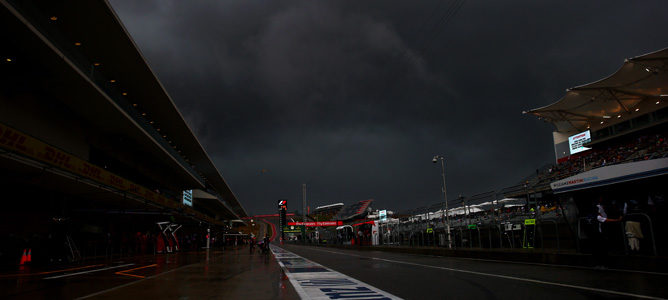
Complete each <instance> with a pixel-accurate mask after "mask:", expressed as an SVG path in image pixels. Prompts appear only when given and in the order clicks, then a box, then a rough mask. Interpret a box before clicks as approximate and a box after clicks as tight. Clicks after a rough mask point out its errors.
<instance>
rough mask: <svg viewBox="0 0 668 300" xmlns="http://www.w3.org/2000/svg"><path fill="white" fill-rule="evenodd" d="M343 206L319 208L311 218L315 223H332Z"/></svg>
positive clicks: (335, 205)
mask: <svg viewBox="0 0 668 300" xmlns="http://www.w3.org/2000/svg"><path fill="white" fill-rule="evenodd" d="M343 206H344V204H343V203H334V204H329V205H323V206H318V207H316V208H315V210H314V211H313V213H312V214H311V215H310V216H309V217H310V218H311V219H313V220H314V221H330V220H332V219H333V218H334V216H336V215H337V214H338V213H339V212H340V211H341V209H342V208H343Z"/></svg>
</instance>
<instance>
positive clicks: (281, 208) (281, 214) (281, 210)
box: [278, 199, 288, 239]
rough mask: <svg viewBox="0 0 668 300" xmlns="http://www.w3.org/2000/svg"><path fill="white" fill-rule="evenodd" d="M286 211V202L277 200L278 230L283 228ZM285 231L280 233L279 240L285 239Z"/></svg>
mask: <svg viewBox="0 0 668 300" xmlns="http://www.w3.org/2000/svg"><path fill="white" fill-rule="evenodd" d="M287 210H288V200H286V199H281V200H278V228H281V229H283V228H285V221H286V220H285V213H286V211H287ZM284 234H285V231H281V238H282V239H284V238H285V235H284Z"/></svg>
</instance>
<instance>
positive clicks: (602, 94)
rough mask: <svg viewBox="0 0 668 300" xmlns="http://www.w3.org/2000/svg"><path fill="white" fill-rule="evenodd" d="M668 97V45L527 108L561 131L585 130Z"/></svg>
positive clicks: (635, 113)
mask: <svg viewBox="0 0 668 300" xmlns="http://www.w3.org/2000/svg"><path fill="white" fill-rule="evenodd" d="M667 101H668V48H665V49H662V50H659V51H656V52H653V53H649V54H645V55H641V56H638V57H634V58H629V59H626V60H625V61H624V64H623V65H622V67H621V68H619V70H617V72H615V73H614V74H612V75H610V76H608V77H606V78H604V79H601V80H599V81H595V82H592V83H589V84H585V85H581V86H578V87H574V88H570V89H567V90H566V95H564V97H562V98H561V99H560V100H559V101H557V102H555V103H552V104H550V105H548V106H545V107H540V108H536V109H532V110H529V111H525V112H523V113H526V114H532V115H535V116H537V117H538V118H539V119H545V120H546V121H548V122H550V123H552V124H554V126H555V127H556V130H557V131H558V132H581V131H584V130H587V129H588V128H590V126H591V127H593V126H598V125H600V124H601V122H604V123H606V119H614V120H617V119H622V120H623V119H630V118H633V117H635V116H638V115H639V114H644V113H647V112H651V111H653V110H656V109H658V108H659V105H656V104H657V103H660V102H664V103H661V104H662V105H661V106H660V107H663V106H664V105H665V102H667Z"/></svg>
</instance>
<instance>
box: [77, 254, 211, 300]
mask: <svg viewBox="0 0 668 300" xmlns="http://www.w3.org/2000/svg"><path fill="white" fill-rule="evenodd" d="M198 264H201V263H195V264H190V265H185V266H181V267H178V268H176V269H171V270H169V271H167V272H162V273H160V274H157V275H153V276H149V277H146V278H144V279H139V280H135V281H133V282H128V283H126V284H122V285H119V286H115V287H112V288H108V289H106V290H101V291H99V292H95V293H92V294H89V295H86V296H81V297H79V298H76V299H75V300H79V299H86V298H90V297H95V296H98V295H102V294H104V293H108V292H111V291H115V290H117V289H121V288H124V287H127V286H131V285H133V284H135V283H140V282H142V281H145V280H148V279H153V278H156V277H160V276H162V275H165V274H167V273H172V272H174V271H178V270H181V269H183V268H186V267H192V266H194V265H198Z"/></svg>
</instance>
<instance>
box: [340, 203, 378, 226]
mask: <svg viewBox="0 0 668 300" xmlns="http://www.w3.org/2000/svg"><path fill="white" fill-rule="evenodd" d="M372 202H373V199H368V200H362V201H359V202H357V203H355V204H353V205H350V206H346V207H344V208H342V209H341V211H339V213H338V214H336V216H334V220H340V221H349V220H354V219H358V218H363V217H364V216H366V214H367V213H368V208H369V206H370V205H371V203H372Z"/></svg>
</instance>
